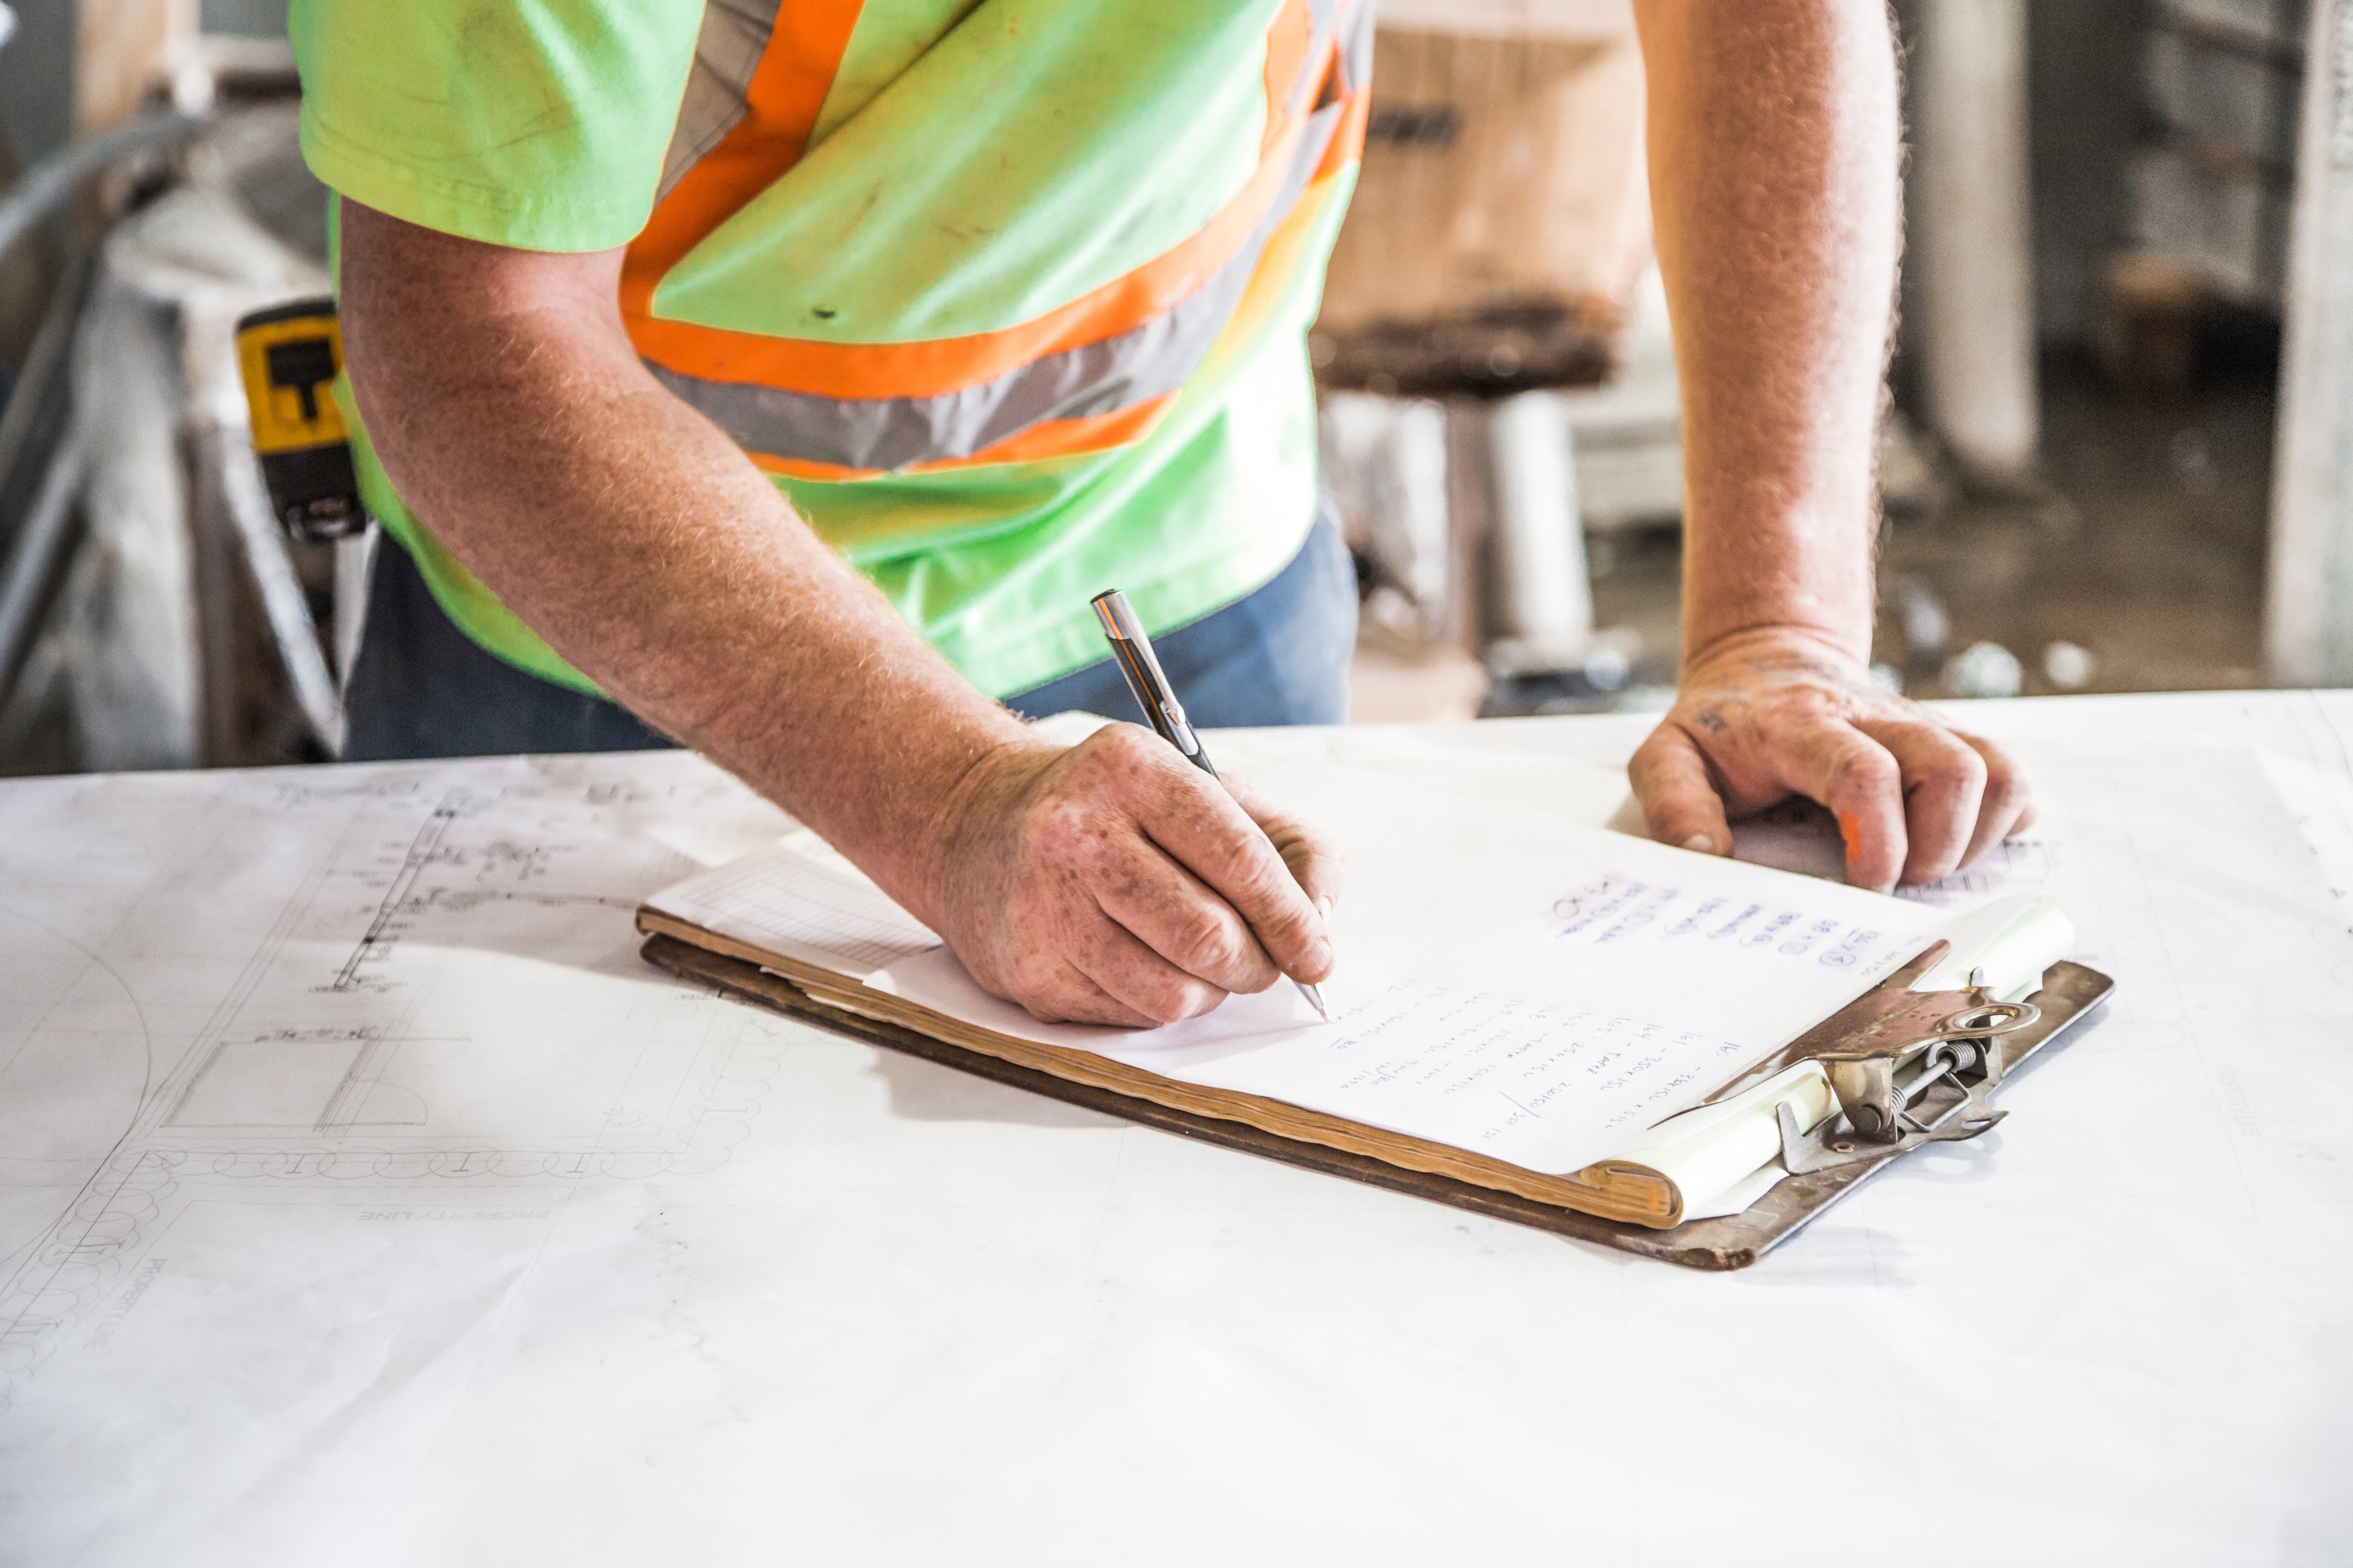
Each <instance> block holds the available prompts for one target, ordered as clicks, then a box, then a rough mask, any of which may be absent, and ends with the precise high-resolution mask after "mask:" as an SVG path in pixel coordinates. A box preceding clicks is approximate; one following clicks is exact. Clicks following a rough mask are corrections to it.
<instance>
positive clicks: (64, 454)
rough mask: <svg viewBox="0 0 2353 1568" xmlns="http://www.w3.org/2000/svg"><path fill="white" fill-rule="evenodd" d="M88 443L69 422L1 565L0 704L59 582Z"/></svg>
mask: <svg viewBox="0 0 2353 1568" xmlns="http://www.w3.org/2000/svg"><path fill="white" fill-rule="evenodd" d="M89 463H90V449H89V447H88V445H87V444H86V443H85V441H84V440H83V437H82V433H81V431H80V430H79V428H69V429H68V430H67V432H66V437H65V439H64V440H63V441H61V442H59V443H58V449H57V453H56V455H55V456H53V457H52V458H50V459H49V468H48V471H47V473H45V474H43V475H42V476H41V489H40V491H39V493H38V494H37V495H36V496H35V497H34V500H33V506H32V510H30V511H28V512H26V514H25V523H24V526H23V527H22V528H20V529H19V530H17V531H16V540H15V542H14V543H15V547H14V548H13V549H11V550H10V551H9V552H8V555H7V560H6V563H5V567H0V705H5V703H6V700H7V697H8V693H9V690H10V689H12V688H13V687H14V686H15V685H16V672H17V670H18V669H19V668H21V667H22V666H23V664H24V659H25V655H26V652H28V651H29V650H30V649H31V647H32V646H33V639H34V638H35V637H37V636H39V635H40V630H41V624H42V622H43V621H44V620H46V619H47V615H48V607H49V601H50V598H51V595H52V592H53V591H54V590H55V588H56V587H57V584H58V565H59V563H60V562H61V561H62V559H63V557H64V554H65V549H66V545H67V543H68V542H69V540H70V538H71V535H72V532H73V526H72V525H73V515H74V502H75V501H76V500H79V499H80V496H81V482H82V479H83V476H84V473H85V471H86V470H87V468H89Z"/></svg>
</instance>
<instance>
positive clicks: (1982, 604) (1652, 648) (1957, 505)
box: [1490, 360, 2273, 712]
mask: <svg viewBox="0 0 2353 1568" xmlns="http://www.w3.org/2000/svg"><path fill="white" fill-rule="evenodd" d="M2272 405H2273V398H2272V394H2271V391H2270V388H2269V384H2268V380H2267V378H2265V377H2264V376H2263V375H2262V374H2258V373H2254V372H2240V373H2236V374H2221V375H2217V376H2214V377H2212V378H2211V379H2210V380H2208V381H2207V382H2206V383H2204V384H2202V385H2201V386H2200V387H2199V388H2198V389H2196V390H2194V391H2192V392H2190V393H2189V394H2186V395H2182V396H2180V397H2179V398H2178V399H2176V400H2172V401H2147V400H2132V399H2127V398H2125V397H2121V396H2119V395H2117V394H2116V393H2115V392H2114V391H2113V390H2111V389H2110V388H2109V387H2107V386H2106V384H2105V383H2104V382H2103V381H2102V380H2101V379H2100V377H2099V376H2098V375H2097V374H2096V373H2095V372H2094V371H2093V370H2092V369H2091V368H2090V367H2089V366H2087V365H2083V364H2080V363H2074V362H2072V361H2065V360H2063V361H2059V362H2057V363H2053V364H2052V366H2050V367H2048V369H2047V371H2046V375H2045V384H2044V399H2043V422H2044V423H2043V429H2044V439H2043V476H2044V478H2045V479H2047V481H2048V482H2049V485H2050V489H2051V493H2050V494H2049V495H2048V496H2047V497H2042V498H2037V499H2033V500H1994V499H1982V498H1966V497H1964V498H1958V499H1956V500H1952V501H1950V502H1948V503H1947V504H1946V505H1944V506H1942V507H1940V508H1938V509H1936V510H1935V511H1934V512H1933V513H1932V514H1930V515H1926V516H1922V517H1917V518H1911V519H1898V520H1895V521H1893V522H1891V524H1890V525H1889V529H1888V534H1887V539H1886V542H1885V545H1884V548H1883V552H1882V558H1881V570H1880V581H1881V613H1880V622H1879V628H1878V643H1877V647H1876V650H1875V654H1874V657H1875V658H1877V659H1879V660H1880V661H1882V662H1884V663H1886V664H1889V665H1892V666H1894V668H1896V669H1897V670H1898V671H1900V672H1901V674H1902V676H1903V678H1904V681H1905V689H1906V690H1907V691H1909V692H1910V693H1911V694H1912V695H1914V696H1917V697H1931V698H1933V697H1947V696H1954V695H1957V694H1958V693H1957V691H1956V690H1955V689H1954V687H1953V685H1952V683H1951V682H1949V681H1948V680H1947V677H1946V668H1945V667H1946V665H1947V662H1948V660H1949V658H1950V656H1951V655H1953V654H1954V653H1957V652H1958V651H1959V650H1961V649H1963V648H1965V647H1968V646H1969V645H1970V644H1972V643H1977V642H1980V641H1986V642H1993V643H1998V644H2000V645H2001V646H2002V647H2006V648H2008V649H2009V650H2010V652H2012V653H2013V654H2015V655H2016V656H2017V658H2018V659H2019V662H2020V664H2021V666H2022V667H2023V671H2022V673H2023V678H2024V679H2023V689H2024V691H2026V692H2027V693H2029V694H2037V693H2049V692H2054V691H2061V690H2068V689H2074V690H2086V691H2158V690H2195V689H2220V688H2237V687H2251V686H2257V685H2260V684H2262V682H2263V658H2262V644H2263V539H2264V529H2265V519H2266V516H2267V514H2268V510H2269V499H2270V488H2271V458H2272ZM1597 546H1598V547H1597V548H1596V550H1595V552H1594V554H1595V561H1594V566H1595V576H1594V583H1593V595H1594V611H1595V620H1596V624H1597V625H1599V626H1603V627H1609V628H1625V629H1627V630H1630V631H1631V632H1633V633H1635V634H1636V635H1637V636H1638V637H1639V639H1640V652H1639V654H1638V655H1637V657H1636V659H1635V675H1634V684H1635V685H1636V686H1638V687H1650V688H1651V689H1653V694H1654V693H1655V689H1657V688H1662V687H1665V686H1669V685H1672V681H1673V654H1674V649H1675V647H1676V637H1677V631H1678V616H1677V610H1676V595H1677V593H1678V588H1679V582H1680V572H1681V549H1680V541H1679V536H1678V534H1677V531H1675V530H1673V529H1672V528H1668V529H1661V530H1651V531H1643V532H1641V533H1621V534H1619V535H1616V536H1613V537H1610V538H1609V539H1606V540H1601V541H1597ZM1915 588H1916V589H1919V590H1925V591H1926V596H1927V597H1928V598H1929V599H1931V600H1932V601H1933V602H1934V603H1935V604H1936V605H1938V606H1940V607H1941V608H1942V610H1943V611H1944V615H1945V618H1946V620H1947V623H1948V625H1947V633H1946V636H1945V638H1944V643H1943V647H1942V648H1941V649H1938V650H1934V651H1932V650H1928V649H1921V648H1915V647H1910V646H1907V641H1906V638H1905V618H1906V617H1905V614H1904V609H1905V602H1906V601H1907V600H1910V601H1912V602H1913V603H1915V605H1916V603H1917V602H1918V600H1919V599H1920V597H1921V595H1920V594H1919V593H1917V592H1911V591H1908V590H1911V589H1915ZM2054 642H2068V643H2073V644H2074V645H2076V646H2078V647H2082V648H2084V649H2085V650H2087V651H2088V652H2089V653H2090V655H2091V656H2092V657H2091V671H2090V678H2089V679H2088V680H2086V681H2085V682H2084V684H2082V685H2081V686H2077V687H2072V688H2071V687H2064V686H2062V685H2060V684H2059V683H2057V682H2055V681H2053V680H2052V679H2051V677H2050V676H2049V675H2048V674H2047V673H2046V672H2045V670H2044V668H2043V653H2044V650H2045V649H2046V648H2047V647H2049V646H2050V645H2051V644H2052V643H2054ZM1643 696H1644V694H1642V693H1640V692H1638V693H1636V702H1637V704H1638V705H1639V704H1640V703H1641V701H1642V700H1643ZM1564 698H1566V700H1564ZM1604 705H1607V700H1591V699H1588V700H1586V701H1582V702H1579V701H1577V700H1575V698H1574V697H1573V695H1567V694H1552V695H1551V697H1550V699H1549V700H1547V699H1546V695H1545V694H1539V693H1533V692H1532V693H1529V694H1527V696H1526V700H1522V701H1513V702H1509V703H1508V704H1501V705H1499V704H1496V703H1493V702H1491V704H1490V711H1491V712H1492V711H1495V710H1496V709H1497V707H1498V706H1508V708H1509V709H1510V710H1516V711H1524V712H1525V711H1533V710H1538V709H1539V708H1551V709H1554V710H1560V709H1565V708H1569V707H1588V708H1589V707H1597V706H1604Z"/></svg>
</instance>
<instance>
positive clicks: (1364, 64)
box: [1340, 0, 1373, 92]
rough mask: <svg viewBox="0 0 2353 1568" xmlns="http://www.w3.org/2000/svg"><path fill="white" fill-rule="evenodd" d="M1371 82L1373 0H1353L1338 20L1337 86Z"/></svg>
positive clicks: (1346, 88) (1345, 88) (1356, 87)
mask: <svg viewBox="0 0 2353 1568" xmlns="http://www.w3.org/2000/svg"><path fill="white" fill-rule="evenodd" d="M1372 84H1373V0H1355V3H1354V4H1353V5H1350V6H1349V7H1348V14H1347V16H1344V17H1343V18H1341V21H1340V90H1341V91H1342V92H1362V91H1363V90H1364V89H1366V88H1368V87H1370V86H1371V85H1372Z"/></svg>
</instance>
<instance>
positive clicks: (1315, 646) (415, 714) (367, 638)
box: [343, 517, 1356, 763]
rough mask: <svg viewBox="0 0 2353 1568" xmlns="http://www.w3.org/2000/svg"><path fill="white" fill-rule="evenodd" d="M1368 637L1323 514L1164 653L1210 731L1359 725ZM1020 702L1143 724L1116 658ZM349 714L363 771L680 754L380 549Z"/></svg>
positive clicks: (1161, 640)
mask: <svg viewBox="0 0 2353 1568" xmlns="http://www.w3.org/2000/svg"><path fill="white" fill-rule="evenodd" d="M1355 643H1356V571H1355V569H1354V568H1353V567H1352V566H1351V565H1350V564H1349V561H1348V550H1347V546H1345V544H1343V543H1341V542H1340V532H1339V530H1338V529H1337V528H1336V527H1335V526H1334V524H1333V522H1332V521H1331V520H1330V519H1329V518H1328V517H1324V518H1318V519H1317V520H1316V522H1315V526H1314V529H1313V530H1312V531H1310V532H1309V534H1308V536H1307V542H1306V544H1305V545H1304V546H1303V548H1302V549H1301V550H1300V552H1299V553H1298V554H1297V555H1296V556H1293V558H1292V562H1291V564H1290V565H1288V566H1286V567H1284V568H1283V569H1282V571H1281V572H1279V573H1277V574H1275V576H1274V578H1273V580H1272V581H1271V582H1269V583H1268V584H1266V585H1265V586H1264V587H1261V588H1260V589H1258V590H1257V591H1255V592H1254V593H1251V594H1250V595H1246V596H1244V597H1243V598H1241V599H1240V600H1238V601H1237V602H1235V603H1233V604H1231V605H1227V606H1226V607H1225V608H1224V609H1222V610H1217V611H1213V612H1212V613H1210V614H1209V615H1207V616H1202V617H1201V618H1200V619H1199V620H1198V621H1195V622H1193V623H1192V624H1191V625H1189V626H1179V627H1178V628H1177V629H1176V630H1175V631H1172V632H1170V633H1168V634H1167V635H1166V637H1155V638H1154V639H1153V646H1154V647H1155V648H1156V649H1157V650H1158V652H1159V654H1160V662H1161V664H1162V666H1163V667H1164V668H1166V670H1167V672H1168V679H1170V680H1172V681H1174V682H1175V683H1176V694H1177V698H1178V700H1181V701H1182V702H1183V703H1184V704H1185V708H1186V710H1187V713H1188V714H1189V715H1190V716H1191V717H1192V720H1193V721H1194V722H1195V723H1197V724H1200V725H1203V726H1218V725H1231V724H1336V723H1339V722H1340V721H1342V720H1344V719H1345V718H1346V717H1347V714H1348V654H1349V650H1350V649H1351V648H1352V647H1354V646H1355ZM1007 702H1008V706H1010V707H1012V708H1013V709H1014V710H1016V711H1018V712H1020V713H1024V714H1027V715H1029V717H1031V718H1042V717H1044V716H1045V715H1046V714H1049V713H1059V712H1060V711H1062V710H1064V709H1067V708H1083V709H1086V710H1089V711H1092V712H1095V713H1101V714H1104V715H1106V716H1108V717H1110V718H1114V719H1134V718H1137V717H1138V716H1139V715H1138V712H1137V710H1136V706H1135V700H1134V698H1132V697H1130V696H1129V695H1128V690H1127V683H1126V681H1125V680H1124V679H1122V678H1121V676H1120V673H1119V668H1118V667H1117V666H1116V665H1114V664H1113V663H1112V661H1111V659H1110V658H1109V657H1108V656H1106V657H1105V658H1104V659H1103V662H1102V663H1101V664H1094V665H1089V666H1088V667H1087V668H1084V669H1082V670H1079V671H1077V672H1076V673H1074V674H1071V675H1066V676H1064V677H1062V678H1061V679H1059V680H1053V681H1049V682H1048V683H1047V684H1045V685H1043V686H1040V687H1038V688H1036V689H1032V690H1029V691H1025V692H1022V693H1021V694H1020V695H1018V696H1017V697H1011V698H1008V699H1007ZM344 707H345V711H346V714H347V716H348V728H347V730H346V731H345V737H344V742H343V756H344V759H345V760H346V761H349V762H354V763H365V762H389V761H392V760H395V759H397V758H405V757H479V756H494V755H498V754H500V753H503V752H632V751H648V750H652V749H655V748H658V747H665V746H670V745H674V744H676V742H673V741H671V740H670V738H669V737H667V736H665V735H663V734H661V733H659V731H655V730H653V729H651V728H649V726H648V725H647V724H645V723H644V722H643V721H641V720H639V719H638V717H637V715H635V714H633V713H631V712H630V711H629V710H628V709H626V708H623V707H622V706H621V705H620V704H618V703H617V702H611V701H607V700H606V699H604V698H601V697H590V696H587V695H586V694H585V693H582V692H578V691H574V690H571V689H568V688H566V687H562V686H557V685H555V684H554V682H552V681H546V680H542V679H539V678H538V677H537V676H535V675H528V674H525V673H524V672H523V671H522V670H520V669H517V668H515V667H514V666H513V665H511V664H509V663H507V662H506V660H504V659H502V658H499V657H497V656H496V655H495V654H491V653H489V652H487V651H485V650H484V649H483V648H482V647H480V645H478V644H477V643H475V641H474V640H473V639H472V638H471V637H468V636H467V635H466V634H465V633H463V632H461V631H459V629H458V628H457V626H455V625H454V624H452V623H451V621H450V620H449V617H448V616H446V615H444V614H442V612H441V606H440V605H438V604H437V603H436V602H435V601H434V598H433V594H432V590H430V589H428V588H427V586H426V585H425V579H424V578H423V577H422V576H421V575H419V574H418V573H417V567H416V564H415V563H413V562H411V561H410V560H409V558H408V552H406V551H405V550H403V549H401V548H400V546H399V545H398V544H396V543H394V542H391V541H389V540H387V541H385V543H384V544H383V545H382V546H381V547H380V548H378V550H377V551H376V556H375V573H374V574H373V580H372V581H371V583H370V584H369V586H368V616H367V629H366V632H365V635H364V637H363V639H362V644H361V647H360V657H359V660H358V663H357V664H356V665H355V666H354V668H353V670H352V679H351V686H350V689H349V690H348V691H347V693H346V694H345V700H344Z"/></svg>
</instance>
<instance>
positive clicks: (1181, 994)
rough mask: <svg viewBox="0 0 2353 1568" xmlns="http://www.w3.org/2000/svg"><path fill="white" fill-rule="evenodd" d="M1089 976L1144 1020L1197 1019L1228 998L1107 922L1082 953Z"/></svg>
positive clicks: (1080, 963) (1080, 962) (1081, 960)
mask: <svg viewBox="0 0 2353 1568" xmlns="http://www.w3.org/2000/svg"><path fill="white" fill-rule="evenodd" d="M1078 966H1079V968H1080V969H1081V970H1082V972H1084V973H1085V974H1086V976H1087V978H1088V979H1090V980H1092V981H1093V982H1094V983H1095V984H1096V985H1097V986H1099V987H1101V988H1102V990H1103V993H1104V994H1106V995H1108V996H1109V997H1111V998H1112V1000H1113V1001H1114V1002H1116V1003H1118V1004H1120V1005H1122V1006H1124V1007H1126V1008H1128V1009H1129V1010H1130V1011H1132V1012H1134V1014H1136V1015H1138V1016H1141V1017H1142V1019H1143V1020H1144V1021H1145V1023H1146V1024H1173V1023H1175V1022H1176V1021H1177V1020H1178V1019H1179V1018H1198V1017H1199V1016H1201V1015H1202V1014H1204V1013H1208V1012H1212V1011H1214V1010H1215V1009H1216V1008H1217V1005H1218V1004H1219V1003H1220V1002H1223V1001H1224V1000H1225V999H1226V993H1225V991H1224V990H1223V989H1221V988H1220V987H1219V986H1216V985H1213V984H1209V983H1208V982H1207V981H1204V980H1200V979H1197V978H1196V977H1194V976H1193V975H1190V974H1187V973H1185V972H1184V971H1183V970H1181V969H1179V968H1177V967H1176V965H1175V964H1173V963H1169V962H1168V960H1166V958H1163V957H1162V956H1161V955H1160V954H1159V953H1157V952H1154V951H1153V950H1152V949H1151V948H1149V947H1146V946H1145V944H1144V943H1143V942H1140V941H1138V940H1137V939H1136V938H1135V936H1134V934H1132V933H1131V932H1129V931H1124V930H1123V929H1122V928H1121V927H1119V926H1117V925H1114V924H1113V923H1112V922H1110V921H1104V922H1103V924H1102V926H1101V927H1100V928H1099V929H1098V930H1097V931H1095V932H1094V934H1093V936H1092V940H1090V941H1089V942H1086V944H1085V946H1084V948H1083V950H1082V952H1080V954H1079V956H1078Z"/></svg>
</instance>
